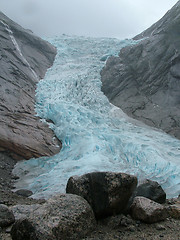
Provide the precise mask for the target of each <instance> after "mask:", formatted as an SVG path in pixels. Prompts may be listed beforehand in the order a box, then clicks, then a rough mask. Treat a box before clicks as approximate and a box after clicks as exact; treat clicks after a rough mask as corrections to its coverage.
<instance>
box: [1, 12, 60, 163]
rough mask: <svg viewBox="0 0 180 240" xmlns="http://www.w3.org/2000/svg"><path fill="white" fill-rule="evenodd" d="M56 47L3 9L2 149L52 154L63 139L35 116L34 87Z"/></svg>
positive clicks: (16, 154)
mask: <svg viewBox="0 0 180 240" xmlns="http://www.w3.org/2000/svg"><path fill="white" fill-rule="evenodd" d="M55 55H56V49H55V48H54V47H53V46H51V45H50V44H49V43H47V42H46V41H44V40H42V39H40V38H39V37H36V36H35V35H34V34H33V33H32V32H30V31H28V30H25V29H23V28H22V27H21V26H19V25H18V24H16V23H14V22H13V21H11V20H10V19H9V18H7V17H6V16H5V15H4V14H3V13H2V12H0V65H1V70H0V91H1V95H0V151H8V152H9V153H11V156H12V157H13V158H16V159H24V158H25V159H29V158H32V157H40V156H50V155H53V154H55V153H57V152H59V150H60V147H61V143H60V141H58V140H57V139H56V138H53V137H54V134H53V132H52V131H51V130H50V129H49V127H48V125H47V124H46V125H45V124H44V123H42V122H41V121H40V119H39V118H38V117H36V116H35V111H34V104H35V89H36V84H37V82H38V81H39V79H41V78H43V77H44V75H45V73H46V70H47V68H49V67H50V66H51V65H52V64H53V61H54V58H55Z"/></svg>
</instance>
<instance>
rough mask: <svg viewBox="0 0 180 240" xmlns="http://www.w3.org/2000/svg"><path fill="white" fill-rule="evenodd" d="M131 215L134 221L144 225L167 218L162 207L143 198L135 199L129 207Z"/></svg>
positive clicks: (165, 211)
mask: <svg viewBox="0 0 180 240" xmlns="http://www.w3.org/2000/svg"><path fill="white" fill-rule="evenodd" d="M131 215H132V217H133V218H134V219H137V220H141V221H143V222H146V223H155V222H159V221H163V220H165V219H166V218H167V216H168V214H167V210H166V208H165V207H164V206H162V205H161V204H159V203H156V202H154V201H152V200H150V199H148V198H145V197H135V198H134V201H133V204H132V206H131Z"/></svg>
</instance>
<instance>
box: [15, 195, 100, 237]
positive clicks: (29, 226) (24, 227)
mask: <svg viewBox="0 0 180 240" xmlns="http://www.w3.org/2000/svg"><path fill="white" fill-rule="evenodd" d="M94 226H95V218H94V214H93V211H92V209H91V207H90V206H89V204H88V203H87V202H86V201H85V200H84V199H83V198H81V197H79V196H76V195H71V194H61V195H57V196H55V197H53V198H51V199H49V200H48V201H47V202H46V203H45V204H44V205H43V206H41V207H40V208H38V209H37V210H35V211H33V213H31V214H30V216H29V217H27V218H24V219H20V220H18V221H16V222H15V224H14V225H13V227H12V230H11V236H12V239H13V240H24V239H27V240H28V239H29V240H30V239H33V240H55V239H57V240H58V239H63V240H66V239H72V240H74V239H81V238H82V237H84V236H85V235H87V234H88V232H89V231H91V230H93V228H94Z"/></svg>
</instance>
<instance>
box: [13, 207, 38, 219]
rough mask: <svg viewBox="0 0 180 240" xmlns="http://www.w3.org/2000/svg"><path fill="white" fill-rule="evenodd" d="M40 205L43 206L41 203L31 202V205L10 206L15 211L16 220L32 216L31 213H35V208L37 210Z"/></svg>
mask: <svg viewBox="0 0 180 240" xmlns="http://www.w3.org/2000/svg"><path fill="white" fill-rule="evenodd" d="M39 207H41V204H31V205H25V204H23V205H20V204H19V205H14V206H12V207H10V210H11V211H12V212H13V214H14V217H15V220H16V221H17V220H19V219H23V218H27V217H29V216H30V214H31V213H33V212H34V211H35V210H37V209H38V208H39Z"/></svg>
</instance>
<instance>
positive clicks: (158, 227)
mask: <svg viewBox="0 0 180 240" xmlns="http://www.w3.org/2000/svg"><path fill="white" fill-rule="evenodd" d="M156 230H158V231H163V230H166V228H165V226H163V225H161V224H156Z"/></svg>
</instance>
